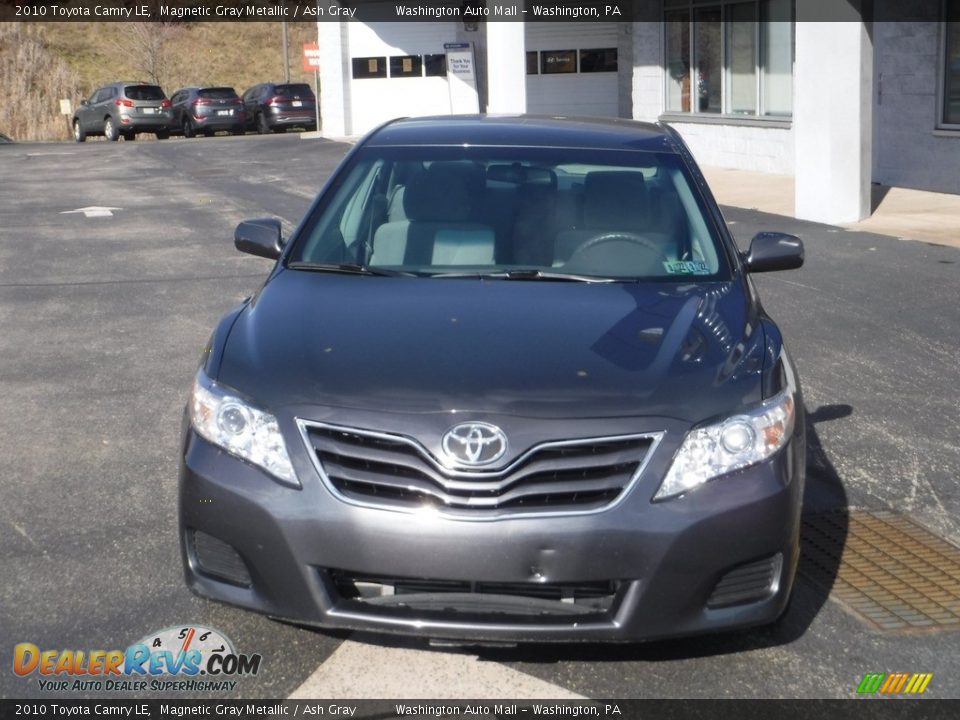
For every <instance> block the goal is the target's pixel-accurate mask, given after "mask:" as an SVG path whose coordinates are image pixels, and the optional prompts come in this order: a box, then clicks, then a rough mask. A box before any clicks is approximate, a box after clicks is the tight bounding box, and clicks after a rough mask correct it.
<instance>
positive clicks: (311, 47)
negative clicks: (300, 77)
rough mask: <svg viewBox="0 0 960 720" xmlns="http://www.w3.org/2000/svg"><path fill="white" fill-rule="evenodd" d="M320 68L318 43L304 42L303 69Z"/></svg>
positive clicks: (305, 70) (307, 70)
mask: <svg viewBox="0 0 960 720" xmlns="http://www.w3.org/2000/svg"><path fill="white" fill-rule="evenodd" d="M319 69H320V48H319V47H317V44H316V43H304V44H303V71H304V72H314V71H315V70H319Z"/></svg>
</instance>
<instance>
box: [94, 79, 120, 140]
mask: <svg viewBox="0 0 960 720" xmlns="http://www.w3.org/2000/svg"><path fill="white" fill-rule="evenodd" d="M116 90H117V89H116V88H114V87H111V86H107V87H105V88H103V89H102V90H100V92H99V93H97V99H96V102H94V104H93V108H92V112H91V117H90V129H91V130H94V131H98V132H101V131H103V119H104V118H105V117H106V116H107V115H110V114H111V112H110V111H111V109H112V108H111V105H112V103H111V101H112V99H113V96H114V94H116Z"/></svg>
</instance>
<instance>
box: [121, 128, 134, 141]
mask: <svg viewBox="0 0 960 720" xmlns="http://www.w3.org/2000/svg"><path fill="white" fill-rule="evenodd" d="M136 139H137V134H136V133H135V132H133V131H132V130H131V131H130V132H128V133H124V134H123V140H124V142H131V141H132V140H136Z"/></svg>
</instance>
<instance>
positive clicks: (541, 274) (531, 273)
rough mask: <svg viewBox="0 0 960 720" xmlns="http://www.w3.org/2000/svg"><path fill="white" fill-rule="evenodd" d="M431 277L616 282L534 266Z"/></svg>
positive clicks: (436, 274) (437, 274)
mask: <svg viewBox="0 0 960 720" xmlns="http://www.w3.org/2000/svg"><path fill="white" fill-rule="evenodd" d="M429 277H432V278H479V279H483V280H488V279H489V280H551V281H560V282H588V283H596V282H601V283H608V282H616V279H614V278H606V277H597V276H595V275H576V274H574V273H562V272H554V271H552V270H536V269H534V268H530V269H522V270H502V271H498V272H477V271H471V272H446V273H432V274H431V275H429Z"/></svg>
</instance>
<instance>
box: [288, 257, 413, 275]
mask: <svg viewBox="0 0 960 720" xmlns="http://www.w3.org/2000/svg"><path fill="white" fill-rule="evenodd" d="M287 267H288V268H290V269H291V270H313V271H315V272H334V273H349V274H352V275H375V276H378V277H416V275H414V273H411V272H404V271H402V270H386V269H384V268H372V267H368V266H366V265H359V264H357V263H318V262H305V261H302V260H301V261H296V262H292V263H288V264H287Z"/></svg>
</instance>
